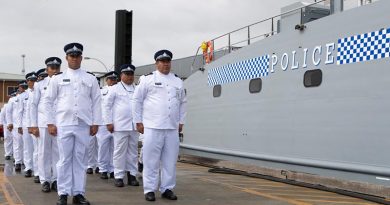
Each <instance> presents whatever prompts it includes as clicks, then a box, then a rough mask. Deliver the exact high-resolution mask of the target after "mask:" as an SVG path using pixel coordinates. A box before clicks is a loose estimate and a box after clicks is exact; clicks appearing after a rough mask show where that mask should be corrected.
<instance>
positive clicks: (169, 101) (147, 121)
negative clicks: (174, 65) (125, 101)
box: [132, 71, 187, 129]
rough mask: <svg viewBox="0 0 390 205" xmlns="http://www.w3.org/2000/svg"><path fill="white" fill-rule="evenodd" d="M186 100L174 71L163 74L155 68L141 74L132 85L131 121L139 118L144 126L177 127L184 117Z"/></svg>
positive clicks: (180, 81)
mask: <svg viewBox="0 0 390 205" xmlns="http://www.w3.org/2000/svg"><path fill="white" fill-rule="evenodd" d="M186 104H187V98H186V94H185V91H184V88H183V81H182V80H181V79H180V78H178V77H176V76H175V75H174V74H173V73H169V74H168V75H165V74H162V73H160V72H159V71H154V72H153V73H152V74H149V75H146V76H141V78H140V84H139V85H138V86H137V88H136V89H135V92H134V95H133V103H132V105H133V117H134V122H135V123H141V122H142V123H143V124H144V127H146V128H153V129H178V127H179V124H184V121H185V116H186Z"/></svg>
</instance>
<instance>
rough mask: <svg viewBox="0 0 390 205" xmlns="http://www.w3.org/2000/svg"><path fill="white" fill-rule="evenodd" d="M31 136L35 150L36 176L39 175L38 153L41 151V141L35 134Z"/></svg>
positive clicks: (34, 169) (34, 168)
mask: <svg viewBox="0 0 390 205" xmlns="http://www.w3.org/2000/svg"><path fill="white" fill-rule="evenodd" d="M30 136H31V138H32V140H33V145H34V152H33V165H34V167H33V171H34V176H39V169H38V153H39V142H38V138H37V137H35V136H34V135H31V134H30Z"/></svg>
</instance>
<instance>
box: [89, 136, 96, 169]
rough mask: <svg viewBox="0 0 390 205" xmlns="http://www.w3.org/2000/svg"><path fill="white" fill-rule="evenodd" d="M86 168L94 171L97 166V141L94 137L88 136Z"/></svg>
mask: <svg viewBox="0 0 390 205" xmlns="http://www.w3.org/2000/svg"><path fill="white" fill-rule="evenodd" d="M87 149H88V168H92V169H95V168H96V167H97V166H98V141H97V138H96V136H90V138H89V145H88V148H87Z"/></svg>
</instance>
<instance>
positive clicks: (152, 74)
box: [145, 72, 153, 76]
mask: <svg viewBox="0 0 390 205" xmlns="http://www.w3.org/2000/svg"><path fill="white" fill-rule="evenodd" d="M148 75H153V72H151V73H148V74H146V75H145V76H148Z"/></svg>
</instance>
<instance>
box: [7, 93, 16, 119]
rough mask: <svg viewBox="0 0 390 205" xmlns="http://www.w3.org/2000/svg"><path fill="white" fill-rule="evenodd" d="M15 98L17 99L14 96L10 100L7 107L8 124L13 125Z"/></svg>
mask: <svg viewBox="0 0 390 205" xmlns="http://www.w3.org/2000/svg"><path fill="white" fill-rule="evenodd" d="M13 100H15V99H14V98H12V101H10V102H9V103H8V105H7V109H6V112H7V113H6V115H5V116H6V118H7V123H8V125H12V108H13V104H14V103H13Z"/></svg>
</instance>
